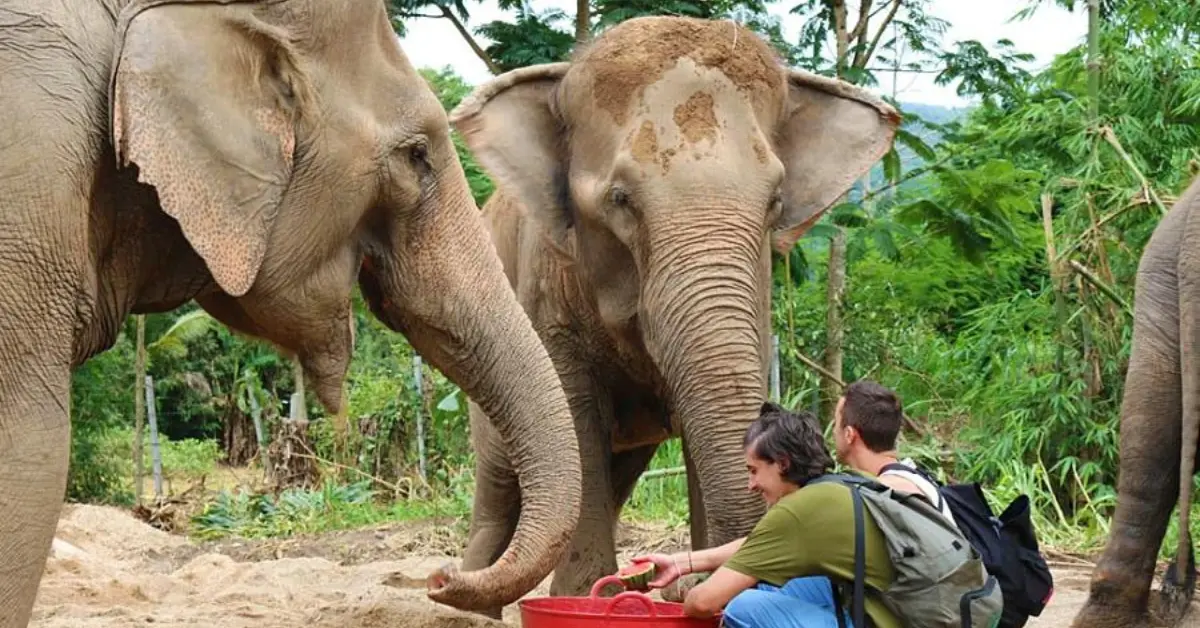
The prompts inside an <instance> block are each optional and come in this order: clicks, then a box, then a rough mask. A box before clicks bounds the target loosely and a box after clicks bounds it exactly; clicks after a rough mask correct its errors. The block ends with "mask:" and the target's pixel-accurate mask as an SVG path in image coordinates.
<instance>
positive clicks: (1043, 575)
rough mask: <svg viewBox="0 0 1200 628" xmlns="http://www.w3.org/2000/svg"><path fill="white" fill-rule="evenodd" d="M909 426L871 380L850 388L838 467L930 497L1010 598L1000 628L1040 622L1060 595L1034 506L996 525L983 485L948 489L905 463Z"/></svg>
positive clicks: (1015, 506) (841, 405) (838, 425)
mask: <svg viewBox="0 0 1200 628" xmlns="http://www.w3.org/2000/svg"><path fill="white" fill-rule="evenodd" d="M903 421H904V413H903V409H902V407H901V404H900V399H899V398H898V397H897V395H896V393H894V392H893V391H891V390H889V389H888V388H886V387H884V386H881V385H879V384H877V383H875V382H872V381H869V380H861V381H857V382H854V383H853V384H850V385H849V386H847V387H846V390H845V392H844V394H843V395H842V398H841V399H839V400H838V405H837V410H836V412H835V418H834V441H835V443H836V448H837V456H838V459H839V460H841V461H842V462H844V463H846V464H847V465H849V466H851V467H853V468H856V469H860V470H863V471H866V472H867V473H871V474H873V475H875V476H877V478H878V480H879V482H880V483H882V484H885V485H887V486H890V487H892V488H893V489H894V490H897V491H900V492H904V493H908V494H914V493H915V494H919V495H921V496H923V497H925V499H926V500H928V502H929V503H930V504H931V505H932V506H933V507H934V508H935V509H937V510H938V511H939V512H940V513H941V514H942V516H944V517H946V519H948V520H949V521H951V522H952V523H954V524H955V525H956V527H957V528H958V530H959V531H960V532H962V535H963V537H965V538H966V539H967V541H969V542H970V543H971V546H972V547H973V548H974V549H975V551H977V552H978V553H979V555H980V557H981V558H982V561H983V564H984V567H985V568H986V569H987V572H988V574H989V575H991V576H992V577H994V578H995V579H996V581H997V583H998V584H999V586H1000V589H1001V591H1002V592H1003V598H1004V608H1003V614H1002V616H1001V619H1000V622H999V624H998V628H1021V627H1022V626H1024V625H1025V624H1026V622H1028V620H1029V617H1030V616H1037V615H1039V614H1041V612H1042V610H1043V609H1044V608H1045V607H1046V604H1047V603H1048V602H1049V600H1050V596H1051V595H1052V594H1053V591H1054V586H1053V579H1052V577H1051V574H1050V568H1049V567H1048V566H1047V565H1046V561H1045V560H1044V559H1043V557H1042V556H1041V554H1040V553H1039V552H1038V543H1037V538H1036V536H1035V535H1034V530H1033V522H1032V521H1031V520H1030V511H1029V498H1028V497H1027V496H1025V495H1021V496H1019V497H1017V499H1015V500H1013V502H1012V503H1011V504H1009V506H1008V508H1007V509H1005V511H1004V512H1003V513H1002V514H1001V515H1000V517H996V516H994V515H993V514H992V510H991V507H990V506H989V505H988V503H987V499H986V498H985V497H984V494H983V489H982V488H981V487H980V486H979V485H978V484H974V483H972V484H952V485H947V486H942V485H941V484H940V483H939V482H938V481H937V480H936V479H935V478H934V477H933V476H932V475H930V474H929V473H928V472H926V471H925V470H923V469H921V468H920V467H918V466H917V465H916V464H915V463H914V462H913V461H912V459H904V460H899V459H898V456H897V454H896V440H897V438H898V437H899V435H900V428H901V426H902V425H903Z"/></svg>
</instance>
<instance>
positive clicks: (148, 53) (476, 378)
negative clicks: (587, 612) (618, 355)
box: [110, 0, 581, 608]
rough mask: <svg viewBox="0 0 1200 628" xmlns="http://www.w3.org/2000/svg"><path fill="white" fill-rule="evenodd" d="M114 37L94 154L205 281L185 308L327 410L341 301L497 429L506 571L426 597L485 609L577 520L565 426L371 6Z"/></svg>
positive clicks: (170, 9)
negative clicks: (115, 162) (512, 497)
mask: <svg viewBox="0 0 1200 628" xmlns="http://www.w3.org/2000/svg"><path fill="white" fill-rule="evenodd" d="M117 34H118V42H117V49H116V54H115V59H114V65H113V72H112V80H111V85H110V91H111V102H112V110H111V115H112V134H113V136H112V141H113V144H114V147H115V150H116V154H117V157H118V159H119V161H120V163H121V164H122V165H130V164H133V165H135V166H136V167H137V169H138V178H139V180H140V181H142V182H145V183H148V184H150V185H153V186H154V187H155V188H156V190H157V194H158V198H159V201H160V204H161V206H162V209H163V210H164V211H165V212H166V213H167V214H169V215H170V216H172V217H173V218H174V219H175V220H176V221H177V222H178V225H179V228H180V229H181V231H182V233H183V236H184V237H185V238H186V240H187V242H188V244H189V245H190V246H191V247H192V248H194V249H195V251H196V253H197V254H198V255H199V257H200V258H201V259H202V260H203V262H204V264H205V265H206V266H207V269H208V271H209V273H211V276H212V283H213V288H212V289H209V290H206V291H203V292H202V293H201V294H200V295H199V296H198V297H197V300H198V301H199V302H200V304H201V305H202V306H203V307H204V308H205V309H207V310H208V311H209V312H211V313H212V314H213V315H214V316H215V317H216V318H218V319H220V320H221V321H223V322H225V323H226V324H228V325H230V326H231V327H233V328H235V329H238V330H241V331H244V332H247V333H249V334H252V335H255V336H259V337H262V338H265V339H267V340H269V341H271V342H273V343H274V344H276V345H277V346H279V347H280V348H282V350H284V351H285V352H288V353H291V354H296V355H298V356H299V358H300V360H301V362H302V364H303V365H304V367H305V370H306V372H307V379H309V380H311V381H312V382H313V387H314V389H315V391H316V393H317V394H318V396H319V397H320V399H321V401H322V403H323V404H324V405H325V406H326V407H328V408H329V409H331V410H338V409H340V405H341V403H342V382H343V379H344V377H345V374H346V371H347V367H348V365H349V361H350V355H351V351H352V345H353V342H354V333H353V326H352V325H353V324H352V318H351V316H350V298H351V291H352V290H353V287H354V284H355V281H357V282H358V284H359V286H360V287H361V289H362V292H363V294H364V296H365V297H366V299H367V301H368V302H369V304H370V308H371V310H372V312H373V313H374V314H375V315H376V316H377V317H379V318H380V319H381V320H382V321H383V322H384V323H385V324H386V325H387V326H388V327H390V328H391V329H393V330H396V331H399V332H401V333H403V334H405V335H406V336H407V337H408V339H409V341H410V342H411V343H412V345H413V346H414V347H415V348H416V349H417V350H418V351H420V352H421V353H422V355H424V356H425V357H426V358H427V359H428V360H429V362H431V363H432V364H433V365H434V366H435V367H437V368H438V369H439V370H441V371H443V372H444V373H446V375H447V376H448V377H449V378H450V379H451V380H453V381H454V382H456V383H457V384H458V385H460V386H461V387H462V388H463V390H464V391H465V392H466V393H467V394H468V395H469V396H470V397H471V398H472V399H474V400H476V401H477V402H478V403H479V404H480V405H482V406H484V407H486V408H487V409H488V414H489V416H492V417H495V421H496V423H497V427H498V429H499V431H500V432H501V433H502V434H503V436H504V438H505V440H506V441H507V442H508V443H509V451H510V452H512V455H513V462H514V465H515V468H516V469H517V471H518V474H519V476H520V481H521V484H522V486H523V487H527V488H526V491H525V492H524V493H523V497H524V502H523V504H522V510H521V524H520V526H519V527H518V530H517V532H516V537H515V538H514V540H513V542H512V544H511V546H510V549H509V551H508V552H507V553H506V554H504V555H503V556H501V557H500V558H499V559H498V561H497V562H496V563H495V564H494V565H492V566H491V567H489V568H487V569H484V570H481V571H477V572H471V573H463V574H455V575H454V577H451V578H449V579H448V580H447V581H446V582H445V583H444V584H443V586H442V587H440V588H438V589H436V590H434V591H432V592H431V596H432V597H434V599H436V600H439V601H443V602H446V603H449V604H452V605H455V606H459V607H463V608H470V607H478V606H492V605H497V604H507V603H510V602H512V601H513V600H514V599H515V598H516V597H518V596H519V595H520V594H521V593H523V592H524V591H525V590H528V589H530V588H532V587H533V586H535V585H536V583H537V582H539V581H540V580H541V579H542V578H544V577H545V576H546V574H548V573H549V572H550V570H551V569H553V566H554V564H555V563H556V562H557V561H558V560H559V558H560V557H561V554H562V551H563V548H564V547H565V543H566V541H567V540H568V539H569V538H570V534H571V532H572V531H573V529H574V527H575V523H576V521H577V519H578V512H577V511H578V505H579V500H580V490H581V489H580V481H581V480H580V465H579V456H578V445H577V442H576V440H575V435H574V432H573V429H572V422H571V415H570V411H569V409H568V406H567V403H566V399H565V397H564V394H563V392H562V387H561V383H560V382H559V380H558V376H557V374H556V373H555V371H554V368H553V365H552V364H551V362H550V359H549V356H548V355H547V353H546V351H545V349H544V347H543V346H542V345H541V343H540V342H539V340H538V338H537V336H536V334H535V333H534V330H533V327H532V325H531V324H530V322H529V319H528V318H527V317H526V316H525V314H524V312H523V311H522V310H521V309H520V306H519V305H518V303H517V301H516V298H515V296H514V295H513V293H512V291H511V289H510V288H509V286H508V283H507V281H506V279H505V277H504V274H503V271H502V268H501V265H500V261H499V259H498V257H497V255H496V252H495V249H494V247H493V246H492V244H491V243H490V241H489V240H488V237H487V234H486V231H485V228H484V226H483V224H482V222H481V220H480V216H479V211H478V208H477V207H476V205H475V203H474V201H473V199H472V197H471V195H470V192H469V189H468V186H467V181H466V178H465V175H464V173H463V170H462V167H461V165H460V164H459V162H458V158H457V155H456V152H455V149H454V146H453V144H452V142H451V139H450V128H449V125H448V123H447V120H446V116H445V112H444V111H443V109H442V107H441V105H440V103H439V102H438V100H437V99H436V97H435V96H434V94H433V92H432V91H431V90H430V88H429V86H428V85H427V84H426V83H425V81H424V80H423V79H422V77H421V76H420V75H419V74H418V73H417V72H416V71H415V70H414V68H413V67H412V65H410V63H409V61H408V59H407V57H406V56H405V54H404V53H403V52H402V50H401V48H400V46H399V42H398V39H397V37H396V34H395V33H394V32H393V30H392V27H391V24H390V21H389V18H388V15H387V13H386V10H385V7H384V3H383V2H381V1H380V0H320V1H318V0H274V1H259V2H254V1H241V2H239V1H236V0H234V1H229V0H226V1H223V2H195V1H192V2H186V1H177V2H169V1H163V0H140V1H137V0H135V2H133V3H132V4H129V5H128V6H126V7H125V8H124V9H123V11H122V12H121V14H120V17H119V21H118V29H117ZM518 382H519V384H518Z"/></svg>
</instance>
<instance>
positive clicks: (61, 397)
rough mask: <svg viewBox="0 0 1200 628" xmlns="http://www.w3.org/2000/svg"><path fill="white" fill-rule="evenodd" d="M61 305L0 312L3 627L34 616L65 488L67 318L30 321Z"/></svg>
mask: <svg viewBox="0 0 1200 628" xmlns="http://www.w3.org/2000/svg"><path fill="white" fill-rule="evenodd" d="M5 281H6V282H10V281H12V282H13V283H16V281H15V280H14V279H13V278H12V275H8V274H6V279H5ZM10 285H11V284H10ZM3 292H5V290H4V289H3V288H0V293H3ZM9 299H12V296H11V295H10V296H9ZM56 310H57V311H61V308H46V309H40V308H36V307H31V308H30V309H29V310H28V311H17V312H13V311H12V310H10V309H5V310H4V311H3V312H0V365H3V368H4V370H3V372H0V400H3V402H2V403H0V628H25V626H26V625H28V623H29V619H30V615H31V614H32V611H33V604H34V600H35V598H36V597H37V591H38V585H39V583H40V581H41V577H42V571H43V569H44V568H45V563H46V558H47V556H48V555H49V552H50V544H51V541H52V540H53V538H54V531H55V529H56V527H57V523H58V516H59V511H60V509H61V507H62V502H63V495H64V492H65V490H66V484H67V467H68V462H69V457H70V451H71V444H70V443H71V421H70V413H69V410H68V404H69V403H70V399H71V370H70V357H69V352H70V348H71V340H70V338H69V332H67V331H65V330H69V329H70V326H69V325H63V329H64V331H62V332H59V333H57V334H56V333H54V332H52V331H49V330H45V329H33V328H31V327H32V325H30V324H29V323H30V322H31V321H37V320H38V319H39V317H44V316H47V315H49V314H50V313H52V312H54V311H56ZM22 322H24V323H25V327H24V328H23V329H20V330H16V329H13V327H14V326H17V325H20V324H21V323H22ZM35 324H36V323H35ZM48 365H50V366H48Z"/></svg>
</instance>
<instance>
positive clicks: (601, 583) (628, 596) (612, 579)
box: [591, 576, 658, 617]
mask: <svg viewBox="0 0 1200 628" xmlns="http://www.w3.org/2000/svg"><path fill="white" fill-rule="evenodd" d="M610 584H619V585H621V586H624V583H623V582H622V581H621V579H620V578H618V577H617V576H605V577H603V578H601V579H599V580H597V581H596V584H593V585H592V591H591V597H593V598H598V597H600V591H602V590H603V589H604V587H606V586H608V585H610ZM625 600H638V601H639V602H641V603H642V604H645V605H646V610H648V611H650V616H651V617H658V609H657V608H655V606H654V600H652V599H650V596H648V595H645V594H643V593H639V592H637V591H625V592H623V593H618V594H617V595H615V596H613V598H612V601H611V602H609V603H608V608H606V609H605V610H604V616H605V617H611V616H612V612H613V608H616V606H617V604H620V603H621V602H623V601H625Z"/></svg>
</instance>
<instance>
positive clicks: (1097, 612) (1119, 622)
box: [1071, 601, 1154, 628]
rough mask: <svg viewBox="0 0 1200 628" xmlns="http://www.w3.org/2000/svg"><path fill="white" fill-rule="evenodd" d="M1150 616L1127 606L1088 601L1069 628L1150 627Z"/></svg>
mask: <svg viewBox="0 0 1200 628" xmlns="http://www.w3.org/2000/svg"><path fill="white" fill-rule="evenodd" d="M1153 625H1154V624H1152V623H1151V620H1150V616H1149V615H1148V614H1146V613H1139V612H1137V611H1133V610H1131V609H1128V608H1118V607H1114V606H1108V605H1105V604H1097V603H1094V602H1091V601H1089V602H1088V603H1087V604H1085V605H1084V606H1083V608H1082V609H1080V611H1079V613H1078V614H1077V615H1075V619H1074V621H1072V622H1071V628H1152V626H1153Z"/></svg>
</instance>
